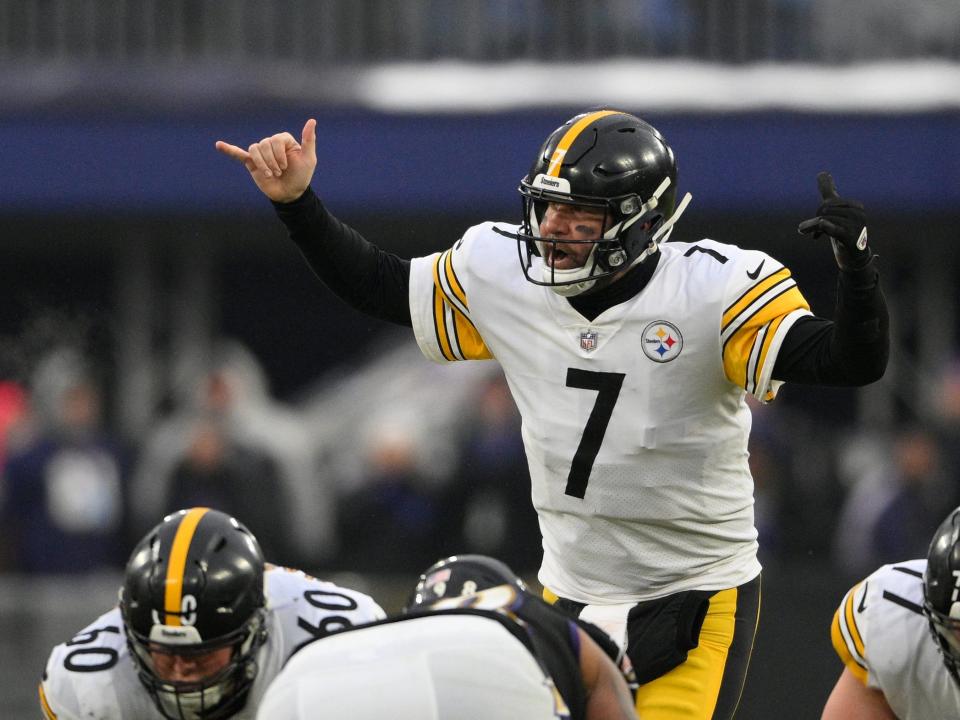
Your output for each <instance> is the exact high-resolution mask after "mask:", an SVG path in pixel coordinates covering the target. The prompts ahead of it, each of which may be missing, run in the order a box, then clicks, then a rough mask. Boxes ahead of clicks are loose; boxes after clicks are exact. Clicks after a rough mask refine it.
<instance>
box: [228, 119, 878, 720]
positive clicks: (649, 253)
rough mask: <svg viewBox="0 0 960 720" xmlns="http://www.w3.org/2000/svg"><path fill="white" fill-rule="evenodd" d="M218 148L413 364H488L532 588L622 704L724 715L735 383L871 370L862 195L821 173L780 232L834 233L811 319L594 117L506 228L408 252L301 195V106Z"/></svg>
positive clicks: (871, 273)
mask: <svg viewBox="0 0 960 720" xmlns="http://www.w3.org/2000/svg"><path fill="white" fill-rule="evenodd" d="M217 148H218V149H219V150H220V151H221V152H223V153H225V154H226V155H228V156H229V157H232V158H234V159H236V160H238V161H240V162H242V163H243V164H244V166H245V167H246V168H247V170H248V171H249V172H250V175H251V177H252V179H253V181H254V182H255V183H256V184H257V186H258V187H259V188H260V189H261V190H262V191H263V193H264V194H265V195H266V196H267V197H268V198H270V199H271V200H272V201H273V202H274V207H275V209H276V211H277V213H278V215H279V217H280V219H281V220H282V221H283V222H284V223H285V224H286V226H287V228H288V231H289V233H290V236H291V239H292V240H293V241H294V242H295V243H296V244H297V245H298V247H299V248H300V249H301V251H302V253H303V254H304V256H305V258H306V259H307V261H308V263H309V264H310V266H311V267H312V268H313V270H314V272H315V273H316V274H317V275H318V277H319V278H320V279H321V280H323V281H324V282H325V283H327V284H328V285H329V287H330V288H331V289H332V290H333V291H334V292H335V293H337V294H338V295H340V296H341V297H342V298H343V299H344V300H346V301H347V302H348V303H350V304H351V305H353V306H354V307H355V308H357V309H359V310H361V311H363V312H367V313H370V314H373V315H375V316H377V317H379V318H382V319H385V320H389V321H391V322H395V323H399V324H403V325H408V326H410V327H411V328H412V329H413V334H414V336H415V338H416V341H417V344H418V345H419V347H420V349H421V351H422V352H423V354H424V355H425V356H426V357H427V358H429V359H430V360H433V361H436V362H440V363H446V362H455V361H461V360H479V359H492V358H495V359H496V360H497V361H498V362H499V363H500V365H501V367H502V369H503V372H504V375H505V377H506V380H507V383H508V384H509V386H510V390H511V393H512V395H513V398H514V400H515V402H516V404H517V407H518V408H519V411H520V415H521V418H522V435H523V442H524V446H525V449H526V456H527V462H528V465H529V470H530V477H531V481H532V499H533V504H534V507H535V508H536V510H537V513H538V515H539V521H540V530H541V533H542V536H543V561H542V564H541V568H540V573H539V579H540V581H541V583H542V584H543V585H544V588H545V592H544V595H545V597H546V598H547V599H548V600H550V601H553V602H555V603H557V605H558V607H560V608H563V609H564V610H565V611H567V612H569V613H572V614H575V615H577V616H579V617H581V618H586V619H589V620H591V621H592V622H594V623H595V624H598V625H601V626H602V627H603V628H604V629H605V630H607V631H608V632H609V633H610V635H611V637H612V639H613V640H614V641H615V642H617V644H618V645H619V646H620V647H622V648H623V649H624V650H625V651H626V652H627V653H628V654H629V656H630V659H631V661H632V663H633V667H634V669H635V671H636V673H637V677H638V680H639V681H640V682H641V683H642V684H641V687H640V689H639V692H638V693H637V711H638V713H639V714H640V715H641V716H642V717H644V718H647V719H648V720H650V719H652V720H659V719H660V718H671V720H676V719H682V720H706V719H707V718H729V717H732V716H733V713H734V712H735V710H736V707H737V704H738V702H739V698H740V693H741V689H742V687H743V682H744V678H745V677H746V671H747V665H748V662H749V658H750V653H751V648H752V643H753V636H754V632H755V629H756V625H757V618H758V613H759V595H760V570H761V568H760V564H759V562H758V560H757V531H756V529H755V527H754V518H753V480H752V477H751V475H750V469H749V466H748V462H747V457H748V453H747V442H748V436H749V432H750V424H751V413H750V409H749V406H748V404H747V402H746V398H747V396H748V395H750V396H753V397H754V398H755V399H756V400H757V401H759V402H769V401H771V400H773V399H774V398H775V397H776V395H777V392H778V389H779V388H780V386H781V384H782V383H783V382H784V381H793V382H799V383H821V384H829V385H847V386H856V385H864V384H867V383H870V382H873V381H875V380H877V379H878V378H879V377H881V376H882V375H883V372H884V370H885V368H886V362H887V356H888V346H889V330H888V318H887V310H886V304H885V302H884V299H883V295H882V293H881V291H880V287H879V274H878V271H877V269H876V263H875V262H874V255H873V252H872V250H871V248H870V247H869V245H868V243H867V233H866V214H865V212H864V210H863V207H862V206H861V205H860V204H859V203H856V202H854V201H850V200H847V199H844V198H841V197H840V195H839V194H838V192H837V190H836V187H835V185H834V182H833V178H832V177H831V176H830V175H829V174H828V173H821V174H820V175H819V176H818V179H817V182H818V187H819V192H820V199H821V204H820V206H819V208H818V210H817V214H816V217H815V218H811V220H809V221H806V222H804V223H801V224H800V226H799V227H798V230H799V231H800V232H802V233H806V234H810V235H812V236H814V237H819V236H826V237H829V238H830V240H831V241H832V243H833V248H834V255H835V259H836V262H837V266H838V268H839V283H838V299H837V306H836V309H835V312H834V318H833V320H829V319H826V318H822V317H818V316H816V315H814V314H813V313H812V312H811V310H810V307H809V305H808V303H807V301H806V299H805V298H804V296H803V294H802V293H801V291H800V289H799V288H798V287H797V284H796V281H795V280H794V278H793V276H792V274H791V272H790V270H789V269H788V268H787V267H785V266H784V265H783V264H782V263H780V262H779V261H777V260H776V259H775V258H773V257H772V256H770V255H769V254H767V253H766V252H763V251H761V250H755V249H747V248H742V247H739V246H737V245H733V244H728V243H723V242H717V241H716V240H711V239H702V240H696V241H683V242H679V241H677V240H676V239H675V238H674V237H672V236H673V234H674V230H675V229H676V228H677V227H678V226H677V225H676V222H677V220H678V218H679V217H680V215H681V213H682V212H683V211H684V209H685V208H686V207H687V206H688V203H689V201H690V196H689V195H688V194H685V195H684V196H683V197H682V198H680V199H679V200H678V174H677V161H676V156H675V154H674V152H673V150H672V149H671V147H670V145H669V144H668V143H667V141H666V139H665V137H664V136H663V134H662V133H660V132H659V131H658V130H656V129H655V128H654V127H653V126H651V125H650V124H649V123H647V122H644V121H643V120H641V119H640V118H638V117H636V116H635V115H632V114H630V113H627V112H623V111H620V110H616V109H613V108H599V109H591V110H588V111H586V112H582V113H579V114H577V115H575V116H574V117H572V118H570V119H569V120H567V121H566V122H565V123H563V124H562V125H561V126H560V127H559V128H557V129H556V130H554V131H553V132H551V133H550V134H549V135H548V137H547V139H546V141H545V142H544V143H543V145H542V146H541V148H540V149H539V151H538V152H537V154H536V156H535V157H534V161H533V163H532V165H531V167H530V170H529V172H528V173H527V174H526V175H525V176H524V177H523V178H522V180H521V181H520V184H519V191H520V196H521V202H522V215H521V217H520V221H519V223H502V222H483V223H480V224H478V225H475V226H474V227H471V228H469V229H468V230H467V231H466V232H465V233H464V234H463V236H462V237H461V238H459V239H458V240H456V241H455V242H453V243H452V245H451V246H450V247H449V248H448V249H445V250H442V251H439V252H436V253H434V254H432V255H429V256H426V257H418V258H414V259H412V260H405V259H401V258H399V257H397V256H395V255H392V254H390V253H388V252H384V251H383V250H381V249H380V248H378V247H377V246H376V245H374V244H371V243H369V242H368V241H367V240H366V239H365V238H363V237H362V236H361V235H360V234H359V233H357V232H356V231H355V230H353V229H351V228H350V227H348V226H346V225H345V224H343V223H342V222H340V221H339V220H337V219H336V218H335V217H334V216H333V215H332V214H331V213H330V212H329V211H328V210H327V209H326V208H325V207H324V205H323V203H322V202H321V201H320V199H319V198H318V197H317V196H316V195H315V194H314V192H313V191H312V189H311V188H310V182H311V179H312V177H313V173H314V170H315V168H316V162H317V160H316V122H315V121H314V120H312V119H311V120H308V121H307V123H306V125H305V126H304V128H303V132H302V133H301V137H300V139H299V140H297V139H295V138H294V137H293V136H292V135H290V134H289V133H278V134H276V135H272V136H270V137H267V138H264V139H263V140H261V141H259V142H255V143H253V144H251V145H250V146H248V148H247V149H242V148H240V147H237V146H235V145H231V144H229V143H226V142H223V141H219V142H218V143H217ZM668 240H669V242H668ZM518 257H519V267H518V266H517V261H518ZM429 391H430V390H429V389H427V390H426V392H429Z"/></svg>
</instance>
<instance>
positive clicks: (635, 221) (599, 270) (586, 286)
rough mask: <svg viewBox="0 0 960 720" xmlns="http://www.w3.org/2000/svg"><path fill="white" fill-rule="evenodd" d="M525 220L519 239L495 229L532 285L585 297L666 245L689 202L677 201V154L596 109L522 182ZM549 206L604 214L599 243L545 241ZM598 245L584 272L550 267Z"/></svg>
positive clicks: (621, 118)
mask: <svg viewBox="0 0 960 720" xmlns="http://www.w3.org/2000/svg"><path fill="white" fill-rule="evenodd" d="M519 189H520V194H521V195H522V196H523V219H522V222H521V224H520V230H519V232H517V233H511V232H507V231H505V230H502V229H499V228H495V230H496V231H497V232H498V233H500V234H501V235H505V236H507V237H511V238H513V239H515V240H517V241H518V250H519V254H520V264H521V266H522V267H523V273H524V275H525V276H526V278H527V280H529V281H530V282H532V283H535V284H537V285H547V286H550V287H551V288H552V289H553V290H554V291H556V292H557V293H559V294H561V295H564V296H572V295H579V294H580V293H582V292H585V291H587V290H590V289H591V288H593V287H594V286H595V285H596V283H597V281H598V280H600V279H601V278H606V277H610V276H612V275H613V274H615V273H617V272H620V271H622V270H625V269H627V268H629V267H631V266H632V265H633V264H634V263H637V262H640V261H642V260H643V259H644V258H646V257H647V256H648V255H650V254H651V253H653V252H655V251H656V249H657V243H658V242H660V241H661V240H662V241H666V240H667V238H668V237H669V235H670V232H671V228H672V226H673V223H674V222H676V220H677V219H678V218H679V217H680V214H681V213H682V212H683V210H684V209H685V208H686V205H687V203H688V202H689V201H690V195H689V194H687V195H686V196H685V197H684V198H683V200H682V201H681V203H680V205H679V206H677V205H676V198H677V163H676V159H675V157H674V154H673V150H671V149H670V146H669V145H667V142H666V140H664V138H663V136H662V135H661V134H660V132H659V131H658V130H657V129H656V128H654V127H653V126H652V125H649V124H648V123H646V122H644V121H643V120H641V119H640V118H638V117H636V116H634V115H630V114H629V113H625V112H619V111H616V110H594V111H590V112H585V113H581V114H579V115H576V116H574V117H572V118H571V119H570V120H568V121H567V122H566V123H564V124H563V125H561V126H560V127H559V128H557V129H556V130H554V131H553V132H552V133H551V134H550V137H548V138H547V141H546V142H545V143H544V144H543V147H542V148H541V149H540V152H539V154H538V155H537V158H536V160H535V161H534V163H533V166H532V167H531V168H530V172H528V173H527V175H526V177H524V178H523V180H522V181H521V182H520V188H519ZM550 203H566V204H570V205H577V206H582V207H587V208H595V209H597V210H599V211H602V212H603V216H604V223H603V227H604V232H603V235H602V237H598V238H597V239H596V240H589V241H585V240H569V239H567V240H562V239H557V238H544V237H541V235H540V224H541V222H542V220H543V216H544V212H545V211H546V209H547V206H548V204H550ZM584 242H589V243H591V244H592V245H593V247H592V248H591V253H590V256H589V257H588V258H587V261H586V262H585V263H584V265H583V266H582V267H579V268H571V269H558V268H555V267H553V265H552V263H548V262H546V261H545V260H544V258H546V257H552V256H553V254H552V253H550V252H547V249H548V248H550V246H551V245H552V246H553V248H559V249H562V247H560V246H562V245H563V244H564V243H568V244H569V243H584Z"/></svg>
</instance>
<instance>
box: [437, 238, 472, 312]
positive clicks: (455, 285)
mask: <svg viewBox="0 0 960 720" xmlns="http://www.w3.org/2000/svg"><path fill="white" fill-rule="evenodd" d="M443 270H444V275H445V276H446V278H447V282H448V283H449V285H450V292H452V293H453V295H454V296H455V297H456V298H457V300H459V301H460V302H461V303H462V304H463V307H464V308H466V309H468V310H469V309H470V306H469V305H467V294H466V293H465V292H464V291H463V286H462V285H461V284H460V278H458V277H457V273H456V271H455V270H454V269H453V253H452V252H450V251H447V253H446V261H445V262H444V264H443Z"/></svg>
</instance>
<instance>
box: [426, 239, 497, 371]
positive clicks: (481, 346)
mask: <svg viewBox="0 0 960 720" xmlns="http://www.w3.org/2000/svg"><path fill="white" fill-rule="evenodd" d="M451 255H452V253H451V252H450V251H449V250H448V251H447V252H445V253H442V254H441V255H440V256H438V257H437V259H436V260H435V261H434V263H433V328H434V332H435V333H436V336H437V346H438V347H439V348H440V352H441V354H442V355H443V357H444V359H445V360H447V361H450V362H452V361H454V360H489V359H491V358H492V357H493V354H492V353H491V352H490V350H489V349H488V348H487V346H486V344H485V343H484V341H483V337H482V336H481V335H480V331H479V330H477V328H476V326H475V325H474V324H473V322H472V321H471V320H470V318H469V317H468V316H467V315H466V312H465V310H466V308H467V295H466V293H465V292H464V290H463V285H461V283H460V281H459V279H458V278H457V276H456V273H455V272H454V270H453V264H452V262H451V260H450V256H451ZM441 265H442V267H441Z"/></svg>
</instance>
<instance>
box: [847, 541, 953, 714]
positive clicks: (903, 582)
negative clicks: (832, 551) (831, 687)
mask: <svg viewBox="0 0 960 720" xmlns="http://www.w3.org/2000/svg"><path fill="white" fill-rule="evenodd" d="M926 567H927V561H926V559H923V560H910V561H908V562H903V563H897V564H896V565H884V566H883V567H881V568H880V569H879V570H877V571H876V572H874V573H873V574H872V575H870V576H869V577H867V579H866V580H864V581H863V582H861V583H859V584H857V585H855V586H854V587H853V588H852V589H851V590H850V591H849V592H848V593H847V594H846V595H845V596H844V598H843V602H841V603H840V607H839V608H837V612H836V613H835V614H834V616H833V624H832V625H831V628H830V635H831V639H832V640H833V647H834V649H835V650H836V651H837V654H838V655H840V659H841V660H843V662H844V664H845V665H846V666H847V667H848V668H849V669H850V671H851V672H852V673H853V674H854V676H856V677H857V679H859V680H860V682H862V683H864V684H865V685H866V686H867V687H870V688H876V689H878V690H880V691H881V692H883V695H884V697H885V698H886V700H887V703H888V704H889V705H890V708H891V709H892V710H893V712H894V713H895V714H896V716H897V717H898V718H900V720H931V718H956V717H960V687H958V686H957V683H956V682H955V681H954V680H953V678H952V677H951V676H950V673H949V672H947V668H946V667H945V666H944V664H943V660H942V659H941V657H940V651H939V650H938V648H937V644H936V642H934V639H933V637H932V636H931V634H930V630H929V626H928V624H927V618H926V616H925V615H924V614H923V610H922V606H923V572H924V570H925V569H926Z"/></svg>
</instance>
